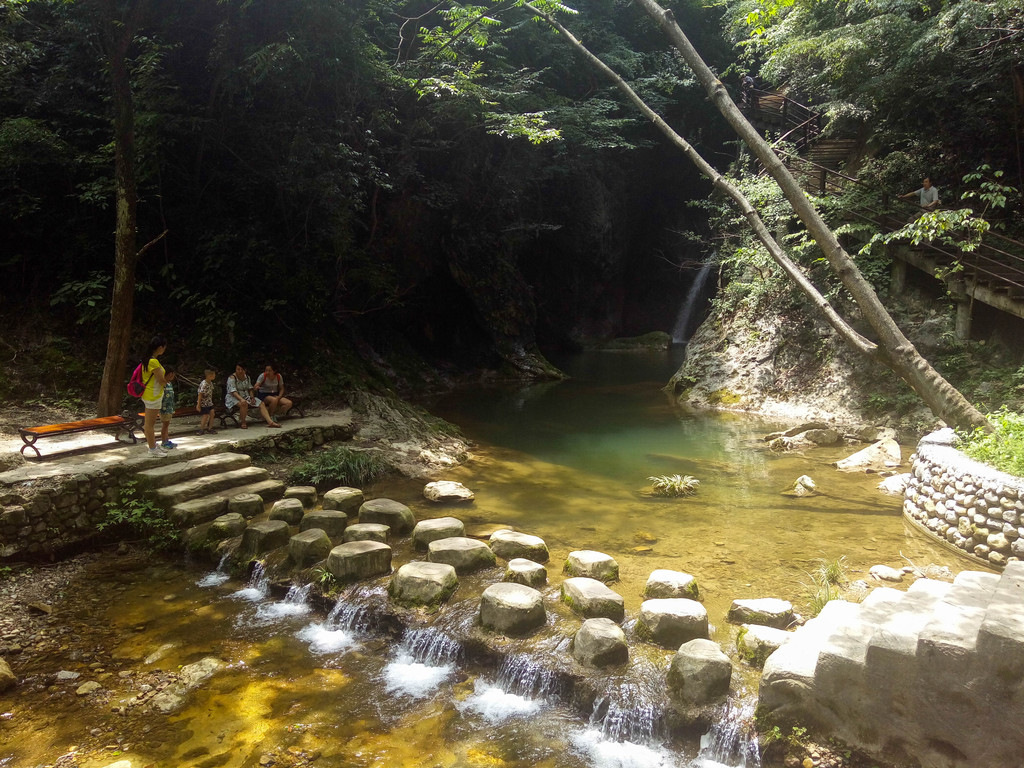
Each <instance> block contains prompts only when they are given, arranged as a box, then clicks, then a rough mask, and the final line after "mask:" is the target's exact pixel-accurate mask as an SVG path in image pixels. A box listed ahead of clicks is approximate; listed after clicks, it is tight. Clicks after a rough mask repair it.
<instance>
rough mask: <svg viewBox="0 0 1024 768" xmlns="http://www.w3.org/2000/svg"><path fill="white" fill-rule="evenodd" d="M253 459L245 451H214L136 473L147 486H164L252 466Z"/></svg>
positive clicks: (140, 481)
mask: <svg viewBox="0 0 1024 768" xmlns="http://www.w3.org/2000/svg"><path fill="white" fill-rule="evenodd" d="M251 464H252V460H251V459H250V458H249V457H248V456H246V455H245V454H244V453H214V454H210V455H209V456H200V457H199V458H197V459H189V460H187V461H176V462H174V463H173V464H161V465H160V466H158V467H153V468H152V469H144V470H142V471H141V472H137V473H136V475H135V476H136V477H137V478H138V480H139V484H140V485H141V486H143V487H145V488H163V487H165V486H168V485H176V484H178V483H183V482H185V481H187V480H194V479H195V478H197V477H207V476H208V475H219V474H221V473H223V472H231V471H232V470H236V469H244V468H246V467H248V466H251Z"/></svg>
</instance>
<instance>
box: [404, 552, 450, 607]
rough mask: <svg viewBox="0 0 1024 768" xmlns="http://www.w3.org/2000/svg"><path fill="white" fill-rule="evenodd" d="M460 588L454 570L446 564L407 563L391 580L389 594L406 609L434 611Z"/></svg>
mask: <svg viewBox="0 0 1024 768" xmlns="http://www.w3.org/2000/svg"><path fill="white" fill-rule="evenodd" d="M458 586H459V577H458V576H457V575H456V574H455V569H454V568H453V567H452V566H450V565H447V564H445V563H424V562H421V561H417V562H413V563H406V564H405V565H403V566H402V567H401V568H399V569H398V572H397V573H396V574H395V575H394V576H393V577H392V579H391V584H390V585H388V594H389V595H390V596H391V599H392V600H394V601H395V602H396V603H398V604H399V605H404V606H405V607H407V608H420V607H426V608H436V607H437V606H438V605H440V604H441V603H443V602H444V601H445V600H447V599H448V598H449V597H451V596H452V595H453V594H454V593H455V590H456V588H458Z"/></svg>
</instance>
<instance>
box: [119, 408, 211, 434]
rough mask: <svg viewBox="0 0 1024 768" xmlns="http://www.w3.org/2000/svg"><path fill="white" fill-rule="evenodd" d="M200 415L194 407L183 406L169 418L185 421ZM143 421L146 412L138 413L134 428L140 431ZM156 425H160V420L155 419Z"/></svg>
mask: <svg viewBox="0 0 1024 768" xmlns="http://www.w3.org/2000/svg"><path fill="white" fill-rule="evenodd" d="M200 415H201V414H200V413H199V411H197V410H196V407H195V406H194V405H183V406H182V407H181V408H178V409H176V410H175V411H174V413H172V414H171V418H172V419H187V418H188V417H189V416H195V417H197V418H198V417H199V416H200ZM145 421H146V412H145V411H139V413H138V414H136V418H135V426H136V427H137V428H138V429H142V425H143V424H145ZM156 423H157V424H159V423H160V418H159V417H158V418H157V420H156Z"/></svg>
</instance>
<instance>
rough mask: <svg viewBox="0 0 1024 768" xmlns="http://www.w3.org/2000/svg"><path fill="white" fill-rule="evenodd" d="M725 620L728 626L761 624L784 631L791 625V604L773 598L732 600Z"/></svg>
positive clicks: (792, 617)
mask: <svg viewBox="0 0 1024 768" xmlns="http://www.w3.org/2000/svg"><path fill="white" fill-rule="evenodd" d="M725 618H726V621H728V622H729V623H730V624H762V625H764V626H766V627H775V628H776V629H785V628H786V627H788V626H790V625H791V624H792V623H793V619H794V616H793V604H792V603H790V602H789V601H788V600H779V599H778V598H774V597H759V598H755V599H753V600H733V601H732V606H731V607H730V608H729V613H728V614H727V615H726V617H725Z"/></svg>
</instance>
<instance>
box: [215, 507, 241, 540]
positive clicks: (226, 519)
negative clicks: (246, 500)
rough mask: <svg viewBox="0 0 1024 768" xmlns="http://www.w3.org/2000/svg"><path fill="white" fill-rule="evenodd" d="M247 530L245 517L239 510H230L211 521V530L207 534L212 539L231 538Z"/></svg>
mask: <svg viewBox="0 0 1024 768" xmlns="http://www.w3.org/2000/svg"><path fill="white" fill-rule="evenodd" d="M244 530H245V518H244V517H242V515H240V514H238V513H237V512H228V513H227V514H226V515H221V516H220V517H216V518H214V520H213V522H212V523H210V532H209V533H208V534H207V535H208V536H209V537H210V538H211V539H218V540H219V539H230V538H232V537H234V536H238V535H239V534H241V533H242V531H244Z"/></svg>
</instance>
